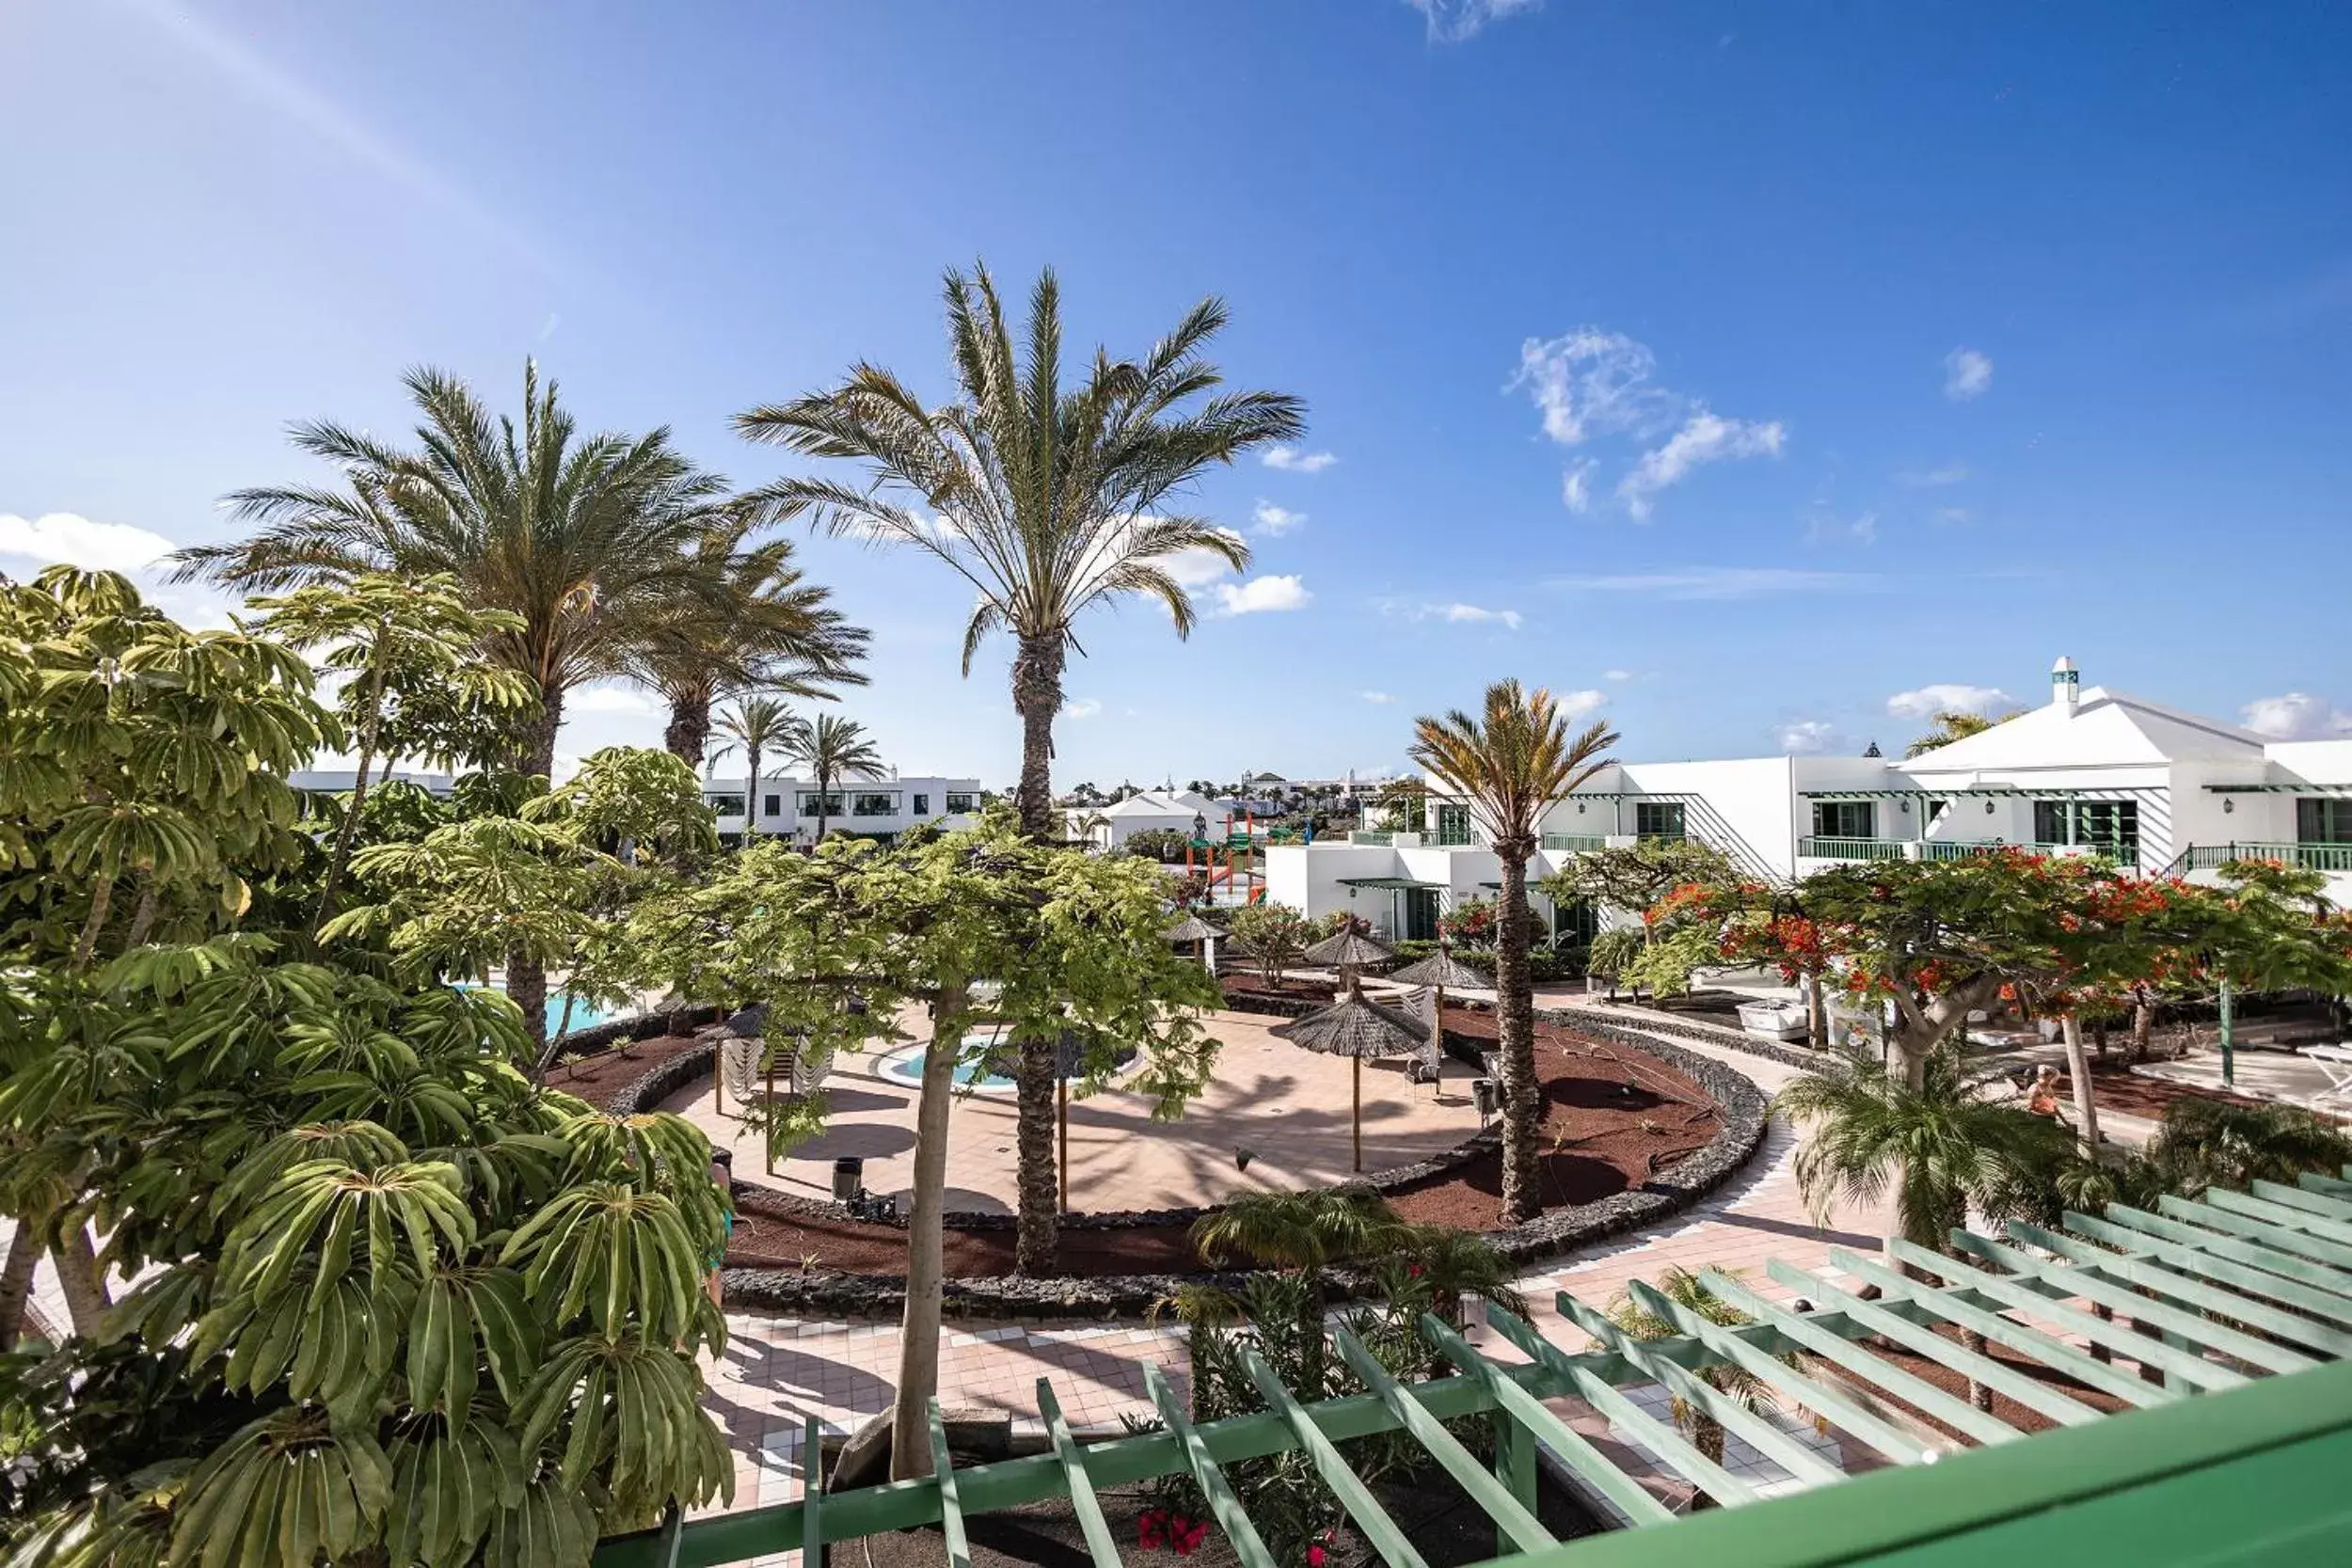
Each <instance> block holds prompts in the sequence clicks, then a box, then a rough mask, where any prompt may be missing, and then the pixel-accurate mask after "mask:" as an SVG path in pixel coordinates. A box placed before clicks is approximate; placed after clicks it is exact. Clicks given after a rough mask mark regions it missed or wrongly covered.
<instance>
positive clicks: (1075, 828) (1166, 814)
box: [1062, 789, 1234, 849]
mask: <svg viewBox="0 0 2352 1568" xmlns="http://www.w3.org/2000/svg"><path fill="white" fill-rule="evenodd" d="M1233 816H1234V813H1233V811H1232V807H1231V806H1229V805H1221V804H1219V803H1218V802H1216V801H1215V800H1210V799H1209V798H1208V797H1207V796H1205V795H1202V794H1200V793H1199V792H1197V791H1195V790H1190V789H1147V790H1144V791H1142V792H1141V793H1139V794H1136V795H1130V796H1129V797H1127V799H1125V800H1121V801H1120V802H1118V803H1117V804H1116V805H1108V806H1065V807H1064V808H1062V819H1063V822H1064V823H1065V825H1066V829H1067V834H1068V837H1069V838H1070V840H1071V841H1072V842H1073V843H1081V844H1091V845H1092V846H1093V847H1096V848H1098V849H1116V848H1118V847H1120V845H1123V844H1125V843H1126V842H1127V841H1128V840H1129V839H1131V838H1133V837H1135V836H1136V834H1137V833H1142V832H1153V831H1155V830H1161V829H1165V830H1169V831H1172V832H1180V833H1182V834H1184V836H1185V837H1186V838H1204V837H1205V838H1213V839H1217V840H1222V839H1223V838H1224V837H1225V836H1226V834H1227V833H1228V832H1231V831H1232V821H1233Z"/></svg>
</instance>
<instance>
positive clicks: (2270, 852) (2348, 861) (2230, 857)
mask: <svg viewBox="0 0 2352 1568" xmlns="http://www.w3.org/2000/svg"><path fill="white" fill-rule="evenodd" d="M2232 861H2277V862H2279V863H2280V864H2282V865H2289V866H2293V867H2294V868H2295V869H2296V870H2298V871H2332V872H2337V873H2344V872H2352V844H2192V845H2190V846H2189V847H2188V850H2187V852H2186V853H2185V854H2184V855H2182V856H2181V857H2180V859H2178V860H2176V861H2174V862H2173V863H2172V864H2171V866H2170V867H2169V869H2170V870H2172V871H2175V872H2181V871H2217V870H2218V869H2220V868H2221V867H2222V866H2225V865H2227V864H2229V863H2231V862H2232Z"/></svg>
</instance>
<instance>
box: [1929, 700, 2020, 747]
mask: <svg viewBox="0 0 2352 1568" xmlns="http://www.w3.org/2000/svg"><path fill="white" fill-rule="evenodd" d="M2025 711H2026V710H2025V709H2024V708H2012V709H2011V710H2010V711H2009V712H2007V713H2004V714H2002V715H2001V716H2000V717H1999V718H1997V719H1996V718H1993V717H1990V716H1989V715H1986V714H1982V713H1970V712H1969V711H1968V710H1967V709H1965V708H1953V707H1947V708H1939V709H1937V710H1936V711H1935V712H1934V713H1933V714H1931V715H1930V716H1929V719H1928V733H1927V734H1925V735H1923V736H1920V737H1919V738H1918V739H1916V740H1915V741H1913V742H1912V743H1911V744H1910V745H1908V746H1906V747H1904V748H1903V755H1904V756H1906V757H1915V756H1924V755H1925V754H1926V753H1928V752H1932V751H1934V750H1935V749H1936V748H1937V747H1939V746H1949V745H1950V744H1951V743H1952V742H1953V741H1955V740H1965V739H1967V738H1968V737H1969V736H1972V735H1982V734H1983V733H1984V732H1985V731H1987V730H1989V729H1991V728H1992V727H1993V726H1994V725H1995V724H2006V723H2008V722H2009V721H2010V720H2012V719H2014V718H2016V717H2017V716H2018V715H2019V714H2021V713H2023V712H2025Z"/></svg>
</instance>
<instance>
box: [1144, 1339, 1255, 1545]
mask: <svg viewBox="0 0 2352 1568" xmlns="http://www.w3.org/2000/svg"><path fill="white" fill-rule="evenodd" d="M1143 1386H1144V1390H1145V1391H1146V1392H1147V1393H1149V1394H1150V1395H1151V1396H1152V1404H1153V1405H1155V1406H1156V1407H1158V1410H1159V1413H1160V1419H1161V1420H1163V1421H1165V1422H1167V1423H1168V1433H1169V1435H1171V1436H1172V1437H1174V1438H1175V1439H1176V1441H1177V1443H1178V1444H1179V1445H1180V1446H1181V1449H1182V1452H1183V1453H1184V1467H1185V1468H1186V1469H1187V1470H1189V1471H1191V1472H1192V1479H1193V1481H1194V1482H1195V1483H1196V1484H1197V1485H1198V1486H1199V1487H1200V1491H1201V1494H1202V1495H1203V1496H1204V1497H1207V1498H1208V1499H1209V1513H1211V1514H1213V1515H1214V1516H1215V1517H1216V1522H1217V1527H1218V1528H1221V1529H1222V1530H1224V1531H1225V1539H1226V1540H1227V1541H1229V1542H1231V1543H1232V1547H1233V1555H1234V1556H1235V1557H1238V1558H1240V1559H1241V1560H1242V1568H1274V1554H1273V1553H1272V1552H1269V1551H1267V1550H1266V1544H1265V1542H1264V1541H1263V1539H1261V1538H1260V1537H1259V1534H1258V1527H1257V1526H1255V1525H1253V1524H1251V1523H1250V1522H1249V1515H1248V1513H1246V1512H1244V1511H1243V1509H1242V1506H1241V1499H1240V1498H1239V1497H1235V1496H1234V1495H1233V1484H1232V1482H1231V1481H1227V1480H1226V1479H1225V1472H1224V1471H1222V1470H1220V1469H1218V1468H1217V1465H1216V1458H1215V1456H1213V1455H1212V1454H1211V1453H1210V1452H1209V1445H1208V1444H1207V1443H1205V1442H1203V1441H1202V1440H1201V1437H1200V1431H1199V1430H1198V1429H1197V1428H1195V1427H1194V1426H1193V1424H1192V1418H1190V1417H1189V1416H1187V1415H1185V1414H1184V1401H1182V1400H1180V1399H1178V1398H1177V1397H1176V1390H1175V1389H1173V1388H1170V1387H1169V1386H1168V1374H1167V1373H1166V1372H1164V1371H1162V1370H1160V1366H1159V1363H1158V1362H1156V1361H1147V1362H1145V1363H1144V1364H1143ZM1275 1419H1277V1420H1280V1419H1281V1418H1280V1417H1279V1416H1277V1417H1276V1418H1275Z"/></svg>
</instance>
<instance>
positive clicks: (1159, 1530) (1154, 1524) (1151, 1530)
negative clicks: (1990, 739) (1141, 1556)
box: [1136, 1508, 1168, 1552]
mask: <svg viewBox="0 0 2352 1568" xmlns="http://www.w3.org/2000/svg"><path fill="white" fill-rule="evenodd" d="M1136 1544H1138V1545H1140V1546H1141V1547H1142V1548H1143V1549H1144V1550H1145V1551H1147V1552H1156V1551H1158V1550H1159V1549H1160V1548H1161V1547H1162V1546H1165V1545H1166V1544H1168V1510H1166V1509H1164V1508H1147V1509H1145V1510H1144V1511H1143V1512H1142V1513H1140V1514H1138V1515H1136Z"/></svg>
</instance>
